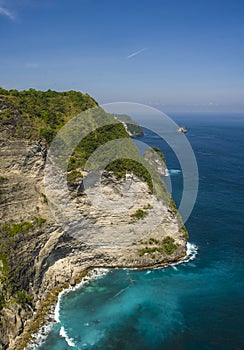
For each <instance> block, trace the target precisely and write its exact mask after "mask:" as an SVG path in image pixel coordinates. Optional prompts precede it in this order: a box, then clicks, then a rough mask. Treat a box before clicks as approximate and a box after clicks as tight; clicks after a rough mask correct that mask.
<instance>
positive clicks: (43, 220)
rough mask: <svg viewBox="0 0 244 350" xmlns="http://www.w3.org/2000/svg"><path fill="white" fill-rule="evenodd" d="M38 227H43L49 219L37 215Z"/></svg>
mask: <svg viewBox="0 0 244 350" xmlns="http://www.w3.org/2000/svg"><path fill="white" fill-rule="evenodd" d="M35 221H36V225H37V227H42V225H43V224H44V223H45V222H46V221H47V220H46V219H43V218H40V217H35Z"/></svg>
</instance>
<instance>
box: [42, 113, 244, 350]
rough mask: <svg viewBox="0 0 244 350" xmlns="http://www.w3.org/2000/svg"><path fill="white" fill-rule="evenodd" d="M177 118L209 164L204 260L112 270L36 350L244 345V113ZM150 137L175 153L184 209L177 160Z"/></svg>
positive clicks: (65, 309) (203, 180) (149, 138)
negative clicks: (161, 267)
mask: <svg viewBox="0 0 244 350" xmlns="http://www.w3.org/2000/svg"><path fill="white" fill-rule="evenodd" d="M171 117H172V118H173V119H174V120H175V121H176V122H177V123H179V124H184V125H186V127H187V129H188V133H187V138H188V139H189V141H190V143H191V145H192V148H193V150H194V152H195V156H196V159H197V163H198V168H199V193H198V197H197V202H196V204H195V207H194V210H193V212H192V214H191V216H190V218H189V219H188V221H187V223H186V226H187V229H188V231H189V234H190V238H189V241H190V242H191V243H192V244H194V245H196V246H197V247H198V254H197V255H196V257H195V259H194V260H191V261H189V262H185V263H182V264H180V265H177V266H170V267H168V268H164V269H155V270H147V271H132V270H123V269H115V270H110V271H109V272H108V273H107V274H105V275H104V276H103V277H100V278H98V279H96V280H93V281H91V282H90V283H88V284H86V285H84V286H83V287H81V288H80V289H77V290H75V291H72V292H69V293H67V294H64V295H63V296H62V298H61V301H60V305H59V310H58V311H59V315H58V317H59V321H60V322H59V323H56V324H54V325H53V326H52V328H51V331H50V332H49V334H48V336H47V338H46V340H45V342H44V343H43V344H42V345H39V346H38V347H36V350H37V349H38V350H68V349H94V350H109V349H111V350H112V349H118V350H123V349H124V350H146V349H148V350H149V349H151V350H162V349H164V350H177V349H180V350H203V349H204V350H210V349H222V350H230V349H233V350H234V349H244V281H243V271H244V264H243V263H244V261H243V260H244V259H243V256H244V114H243V115H241V114H234V113H233V114H224V113H223V114H217V113H212V114H203V113H202V114H201V113H199V114H197V113H192V114H184V115H171ZM141 140H142V141H143V142H146V143H148V144H151V145H156V146H159V147H161V148H162V149H163V151H164V152H165V154H166V158H167V164H168V168H169V172H170V174H171V181H172V184H173V196H174V198H175V200H176V202H178V203H179V200H180V197H181V192H182V173H181V171H180V170H181V169H180V166H179V164H178V161H177V158H176V157H175V156H174V155H173V154H172V151H171V150H170V149H167V147H164V146H163V145H162V144H161V142H160V140H159V139H158V138H157V136H156V135H155V134H152V133H151V132H150V131H149V130H146V131H145V135H144V137H142V138H141ZM191 247H192V248H193V250H194V246H191Z"/></svg>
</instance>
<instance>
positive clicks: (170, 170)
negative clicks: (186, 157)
mask: <svg viewBox="0 0 244 350" xmlns="http://www.w3.org/2000/svg"><path fill="white" fill-rule="evenodd" d="M180 173H181V170H180V169H169V175H177V174H180Z"/></svg>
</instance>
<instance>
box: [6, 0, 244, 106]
mask: <svg viewBox="0 0 244 350" xmlns="http://www.w3.org/2000/svg"><path fill="white" fill-rule="evenodd" d="M0 34H1V40H0V86H3V87H5V88H17V89H27V88H29V87H34V88H36V89H42V90H47V89H49V88H50V89H54V90H70V89H74V90H80V91H83V92H88V93H90V94H91V95H92V96H93V97H94V98H96V99H97V100H98V101H99V102H100V103H104V102H115V101H129V102H139V103H145V104H150V105H154V106H159V105H160V106H162V108H163V109H165V110H167V109H169V110H170V109H171V110H199V111H201V110H202V111H205V110H219V111H244V63H243V62H244V1H243V0H230V1H229V0H123V1H122V0H69V1H68V0H0Z"/></svg>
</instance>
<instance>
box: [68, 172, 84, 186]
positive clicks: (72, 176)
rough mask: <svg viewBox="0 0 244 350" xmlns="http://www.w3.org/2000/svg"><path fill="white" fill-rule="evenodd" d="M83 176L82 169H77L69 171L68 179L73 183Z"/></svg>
mask: <svg viewBox="0 0 244 350" xmlns="http://www.w3.org/2000/svg"><path fill="white" fill-rule="evenodd" d="M82 178H83V175H82V173H81V172H80V171H77V170H72V171H71V172H69V173H68V174H67V181H68V182H71V183H74V182H77V181H81V180H82Z"/></svg>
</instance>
